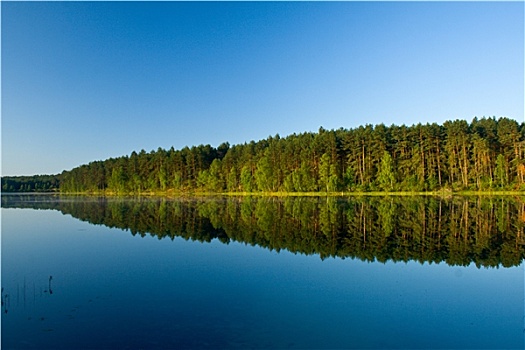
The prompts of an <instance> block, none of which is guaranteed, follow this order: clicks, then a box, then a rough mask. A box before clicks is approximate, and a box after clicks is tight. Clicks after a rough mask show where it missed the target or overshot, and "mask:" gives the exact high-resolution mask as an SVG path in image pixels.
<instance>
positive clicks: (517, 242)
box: [2, 195, 525, 267]
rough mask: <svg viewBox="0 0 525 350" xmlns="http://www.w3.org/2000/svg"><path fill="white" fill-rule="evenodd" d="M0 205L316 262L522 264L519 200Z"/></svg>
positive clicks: (25, 198)
mask: <svg viewBox="0 0 525 350" xmlns="http://www.w3.org/2000/svg"><path fill="white" fill-rule="evenodd" d="M2 207H4V208H24V207H25V208H34V209H54V210H59V211H61V212H62V213H64V214H70V215H72V216H73V217H75V218H77V219H80V220H82V221H87V222H89V223H91V224H95V225H105V226H107V227H115V228H120V229H124V230H129V231H130V232H131V233H132V234H133V235H140V236H142V237H144V236H146V235H150V236H154V237H157V238H158V239H162V238H165V237H169V238H171V239H174V238H175V237H182V238H184V239H187V240H196V241H201V242H210V241H211V240H213V239H218V240H220V241H221V242H223V243H226V244H227V243H229V242H231V241H237V242H242V243H246V244H250V245H257V246H260V247H263V248H267V249H270V250H276V251H280V250H287V251H290V252H292V253H298V254H307V255H312V254H314V255H319V256H320V257H321V259H325V258H328V257H339V258H352V259H354V258H355V259H360V260H363V261H379V262H387V261H394V262H400V261H401V262H407V261H411V260H414V261H419V262H420V263H425V262H427V263H440V262H445V263H447V264H449V265H463V266H466V265H469V264H471V263H475V264H476V266H478V267H498V266H503V267H511V266H517V265H519V264H521V262H522V261H523V259H524V258H525V238H524V227H525V201H524V199H523V198H511V197H494V198H487V197H453V198H450V199H444V198H437V197H352V198H337V197H328V198H326V197H285V198H274V197H232V198H222V197H221V198H192V199H151V198H138V199H132V198H105V197H104V198H95V197H79V198H76V197H71V196H64V197H62V196H61V197H57V196H29V195H9V196H2Z"/></svg>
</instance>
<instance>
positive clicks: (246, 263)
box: [2, 196, 525, 349]
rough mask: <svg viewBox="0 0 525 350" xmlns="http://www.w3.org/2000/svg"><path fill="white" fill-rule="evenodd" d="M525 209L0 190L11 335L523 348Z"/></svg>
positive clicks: (21, 343)
mask: <svg viewBox="0 0 525 350" xmlns="http://www.w3.org/2000/svg"><path fill="white" fill-rule="evenodd" d="M522 214H523V202H521V201H520V200H519V199H492V200H483V201H481V200H479V199H476V198H470V199H453V200H442V199H429V198H426V199H423V200H420V199H419V200H416V199H411V200H407V199H403V200H398V199H392V198H387V199H347V200H333V199H328V200H327V199H324V198H314V199H304V198H303V199H286V200H284V199H254V198H245V199H233V200H231V199H230V200H227V199H224V198H217V199H206V200H197V199H194V200H162V199H140V200H137V199H104V198H74V197H65V198H63V197H55V196H36V197H35V196H3V197H2V288H3V292H2V301H3V302H4V304H3V306H2V348H6V349H8V348H17V349H18V348H35V349H42V348H64V349H71V348H75V349H77V348H138V347H141V348H213V349H216V348H243V349H244V348H317V349H319V348H368V349H378V348H410V349H421V348H447V349H467V348H469V349H471V348H472V349H474V348H477V349H480V348H487V349H501V348H508V349H521V348H523V345H524V329H525V328H524V301H523V300H524V276H523V264H522V261H523V257H524V245H523V244H522V239H523V236H522V234H523V226H524V225H523V221H522V220H521V217H520V215H522ZM50 277H52V278H51V279H50Z"/></svg>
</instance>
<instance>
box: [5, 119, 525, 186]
mask: <svg viewBox="0 0 525 350" xmlns="http://www.w3.org/2000/svg"><path fill="white" fill-rule="evenodd" d="M56 178H57V183H59V186H57V189H59V190H60V191H61V192H63V193H99V194H100V193H103V194H113V195H125V194H148V193H150V194H168V195H169V194H181V193H235V194H241V193H274V194H275V193H278V194H284V193H291V194H299V193H302V194H304V193H317V194H318V193H328V194H344V193H347V192H353V193H354V192H364V193H369V192H382V193H385V192H386V193H393V192H409V193H420V192H425V193H428V192H431V193H441V194H447V193H453V192H461V191H474V192H486V191H521V190H523V189H525V124H524V123H521V124H519V123H517V122H516V121H515V120H512V119H508V118H499V119H496V118H482V119H477V118H475V119H474V120H472V122H471V123H468V122H467V121H464V120H455V121H447V122H445V123H444V124H443V125H438V124H435V123H434V124H425V125H422V124H417V125H412V126H405V125H401V126H396V125H392V126H385V125H382V124H380V125H376V126H372V125H365V126H360V127H358V128H354V129H343V128H341V129H338V130H325V129H323V128H320V129H319V131H318V132H315V133H314V132H305V133H301V134H293V135H289V136H287V137H283V138H281V137H280V136H279V135H276V136H271V137H268V138H267V139H264V140H260V141H257V142H256V141H251V142H250V143H245V144H241V145H233V146H230V145H229V144H228V143H223V144H221V145H220V146H218V147H216V148H215V147H212V146H210V145H200V146H193V147H191V148H190V147H185V148H183V149H181V150H175V149H174V148H173V147H172V148H171V149H170V150H164V149H161V148H159V149H157V150H156V151H151V152H146V151H144V150H142V151H140V152H139V153H137V152H133V153H131V155H129V156H123V157H119V158H111V159H107V160H104V161H94V162H91V163H89V164H86V165H82V166H79V167H77V168H74V169H72V170H69V171H64V172H63V173H62V174H60V175H57V176H56ZM9 181H10V179H9V178H6V179H4V178H2V190H3V191H17V189H16V188H15V187H13V186H12V184H11V182H9ZM22 188H24V189H27V188H28V187H27V186H26V187H22ZM34 190H38V189H37V188H34Z"/></svg>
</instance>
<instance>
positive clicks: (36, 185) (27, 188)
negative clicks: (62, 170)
mask: <svg viewBox="0 0 525 350" xmlns="http://www.w3.org/2000/svg"><path fill="white" fill-rule="evenodd" d="M59 185H60V176H59V175H34V176H7V177H2V185H1V188H2V191H3V192H55V191H58V190H59Z"/></svg>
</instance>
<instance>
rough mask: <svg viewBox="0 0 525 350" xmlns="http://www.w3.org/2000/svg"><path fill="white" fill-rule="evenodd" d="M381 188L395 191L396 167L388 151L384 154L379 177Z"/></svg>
mask: <svg viewBox="0 0 525 350" xmlns="http://www.w3.org/2000/svg"><path fill="white" fill-rule="evenodd" d="M377 181H378V182H379V186H380V187H381V189H382V190H384V191H392V190H393V189H394V184H395V177H394V165H393V161H392V156H390V153H388V152H387V151H384V152H383V156H382V157H381V168H380V169H379V174H378V177H377Z"/></svg>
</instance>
